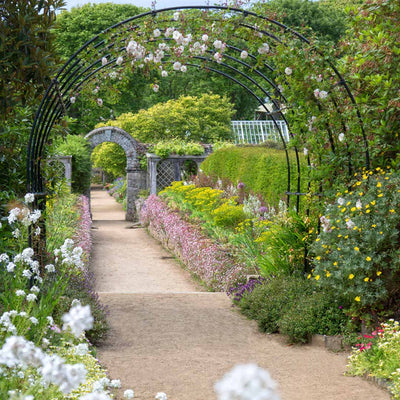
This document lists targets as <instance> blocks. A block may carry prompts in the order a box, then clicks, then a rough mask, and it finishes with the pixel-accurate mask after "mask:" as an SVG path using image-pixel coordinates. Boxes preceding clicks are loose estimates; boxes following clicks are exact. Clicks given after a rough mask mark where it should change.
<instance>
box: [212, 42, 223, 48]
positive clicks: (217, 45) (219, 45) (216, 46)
mask: <svg viewBox="0 0 400 400" xmlns="http://www.w3.org/2000/svg"><path fill="white" fill-rule="evenodd" d="M213 45H214V47H215V48H216V49H220V48H221V47H222V42H221V41H220V40H216V41H215V42H214V43H213Z"/></svg>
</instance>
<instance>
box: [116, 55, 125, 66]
mask: <svg viewBox="0 0 400 400" xmlns="http://www.w3.org/2000/svg"><path fill="white" fill-rule="evenodd" d="M123 62H124V59H123V58H122V57H121V56H120V57H118V58H117V61H115V63H116V64H117V65H121V64H122V63H123Z"/></svg>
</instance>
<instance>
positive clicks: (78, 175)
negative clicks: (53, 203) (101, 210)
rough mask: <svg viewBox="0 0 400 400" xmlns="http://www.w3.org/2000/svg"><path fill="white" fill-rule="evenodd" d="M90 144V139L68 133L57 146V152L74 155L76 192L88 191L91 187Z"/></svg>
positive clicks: (74, 188)
mask: <svg viewBox="0 0 400 400" xmlns="http://www.w3.org/2000/svg"><path fill="white" fill-rule="evenodd" d="M90 152H91V149H90V145H89V143H88V141H87V140H86V139H85V138H83V137H81V136H76V135H68V136H67V137H66V138H65V140H64V141H62V142H58V143H57V144H56V146H55V153H56V154H60V155H64V156H72V190H73V192H75V193H87V192H88V190H89V188H90V178H91V176H90V174H91V162H90Z"/></svg>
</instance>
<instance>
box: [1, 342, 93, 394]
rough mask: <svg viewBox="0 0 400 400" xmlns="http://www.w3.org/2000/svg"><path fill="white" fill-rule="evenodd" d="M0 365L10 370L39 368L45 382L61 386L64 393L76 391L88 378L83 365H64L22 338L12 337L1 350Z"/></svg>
mask: <svg viewBox="0 0 400 400" xmlns="http://www.w3.org/2000/svg"><path fill="white" fill-rule="evenodd" d="M0 364H3V365H6V366H7V367H8V368H13V367H19V368H23V369H26V368H27V367H34V368H37V371H38V372H39V374H40V375H42V378H43V380H44V382H48V383H53V384H55V385H57V386H59V388H60V390H61V391H62V392H63V393H65V394H66V393H69V392H71V391H72V390H74V389H76V388H77V387H78V386H79V385H80V384H81V383H82V382H84V380H85V378H86V369H85V367H84V365H83V364H73V365H70V364H64V360H63V359H62V358H61V357H59V356H57V355H48V354H46V353H44V352H43V351H42V350H41V349H39V348H38V347H36V346H35V345H34V344H33V343H32V342H29V341H28V340H26V339H25V338H24V337H22V336H10V337H8V338H7V339H6V341H5V343H4V345H3V347H2V348H1V349H0Z"/></svg>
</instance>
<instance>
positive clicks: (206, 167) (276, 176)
mask: <svg viewBox="0 0 400 400" xmlns="http://www.w3.org/2000/svg"><path fill="white" fill-rule="evenodd" d="M299 157H300V165H301V175H302V188H301V191H302V192H303V193H304V192H305V191H306V188H307V181H308V180H307V176H308V173H307V165H306V161H305V159H304V156H303V155H302V154H299ZM289 159H290V169H291V176H292V179H291V181H292V186H291V191H293V192H295V191H296V190H297V176H298V174H297V165H296V157H295V153H294V151H292V150H291V151H289ZM201 169H202V171H203V172H204V173H205V174H206V175H208V176H210V177H211V178H213V179H218V178H221V179H229V180H230V181H231V182H232V183H234V184H237V183H238V182H243V183H244V184H245V185H246V189H247V190H251V191H253V192H255V193H260V194H262V195H263V196H264V198H265V199H266V200H267V201H268V202H269V203H270V204H277V203H278V202H279V200H281V199H282V200H284V199H285V198H286V196H285V193H286V191H287V163H286V154H285V151H284V150H278V149H271V148H266V147H263V146H252V147H236V146H235V147H228V148H222V149H220V150H218V151H216V152H214V153H212V154H211V155H210V156H209V157H207V158H206V160H205V161H204V162H203V163H202V164H201Z"/></svg>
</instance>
